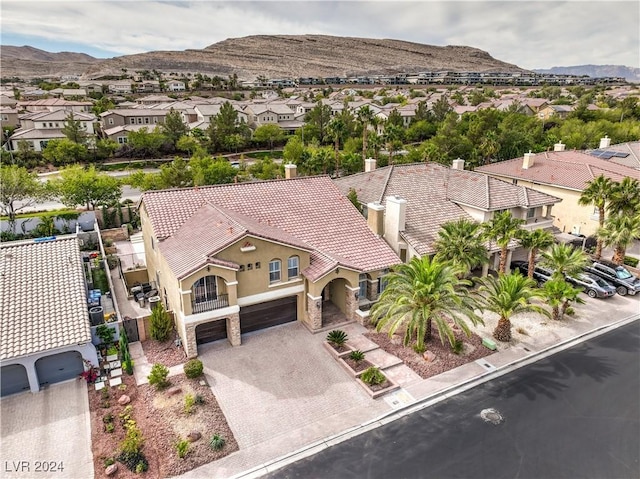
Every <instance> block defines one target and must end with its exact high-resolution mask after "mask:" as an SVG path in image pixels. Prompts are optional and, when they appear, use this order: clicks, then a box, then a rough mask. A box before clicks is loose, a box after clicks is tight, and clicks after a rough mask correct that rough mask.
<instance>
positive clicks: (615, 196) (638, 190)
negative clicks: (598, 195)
mask: <svg viewBox="0 0 640 479" xmlns="http://www.w3.org/2000/svg"><path fill="white" fill-rule="evenodd" d="M609 212H610V213H613V214H623V215H631V216H633V215H635V214H638V213H640V184H638V180H637V179H635V178H631V177H630V176H625V177H624V178H623V179H622V181H621V182H619V183H614V184H613V187H612V191H611V196H610V197H609ZM602 226H603V225H602V224H601V225H600V227H602Z"/></svg>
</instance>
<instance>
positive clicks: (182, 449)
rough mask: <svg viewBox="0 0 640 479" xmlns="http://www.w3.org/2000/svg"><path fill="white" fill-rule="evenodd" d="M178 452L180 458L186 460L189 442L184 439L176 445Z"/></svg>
mask: <svg viewBox="0 0 640 479" xmlns="http://www.w3.org/2000/svg"><path fill="white" fill-rule="evenodd" d="M176 451H178V457H179V458H180V459H184V457H185V456H186V455H187V453H188V452H189V441H187V440H186V439H183V440H181V441H178V442H177V443H176Z"/></svg>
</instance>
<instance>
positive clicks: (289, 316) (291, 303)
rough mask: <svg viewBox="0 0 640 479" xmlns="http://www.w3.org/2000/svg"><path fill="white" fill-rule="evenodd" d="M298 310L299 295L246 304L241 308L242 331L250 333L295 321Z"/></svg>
mask: <svg viewBox="0 0 640 479" xmlns="http://www.w3.org/2000/svg"><path fill="white" fill-rule="evenodd" d="M297 312H298V297H297V296H289V297H288V298H282V299H276V300H275V301H267V302H266V303H260V304H253V305H251V306H245V307H244V308H240V332H241V333H249V332H251V331H256V330H258V329H264V328H270V327H271V326H276V325H278V324H284V323H289V322H291V321H295V320H296V319H297V318H298V314H297Z"/></svg>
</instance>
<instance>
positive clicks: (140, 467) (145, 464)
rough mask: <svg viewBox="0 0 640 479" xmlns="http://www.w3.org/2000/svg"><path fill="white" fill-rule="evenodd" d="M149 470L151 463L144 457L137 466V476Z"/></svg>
mask: <svg viewBox="0 0 640 479" xmlns="http://www.w3.org/2000/svg"><path fill="white" fill-rule="evenodd" d="M147 469H149V463H148V462H147V460H146V459H145V458H144V457H143V458H142V460H140V462H138V464H136V471H135V472H136V474H142V473H143V472H145V471H146V470H147Z"/></svg>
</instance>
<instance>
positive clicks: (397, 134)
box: [384, 123, 404, 165]
mask: <svg viewBox="0 0 640 479" xmlns="http://www.w3.org/2000/svg"><path fill="white" fill-rule="evenodd" d="M403 138H404V128H402V127H401V126H398V125H396V124H393V123H392V124H387V125H385V127H384V145H385V147H386V149H387V151H388V152H389V164H390V165H393V154H394V153H395V152H396V151H398V150H399V149H400V148H402V139H403Z"/></svg>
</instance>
